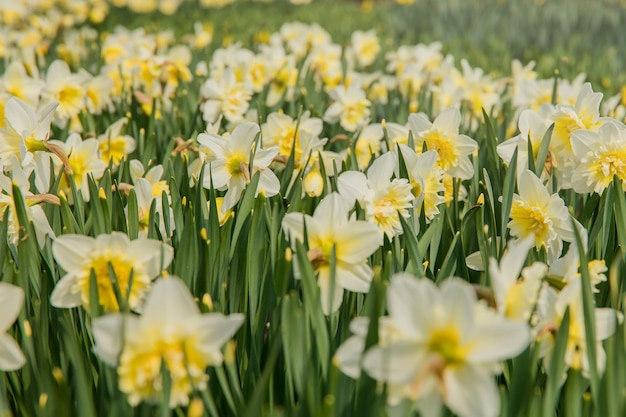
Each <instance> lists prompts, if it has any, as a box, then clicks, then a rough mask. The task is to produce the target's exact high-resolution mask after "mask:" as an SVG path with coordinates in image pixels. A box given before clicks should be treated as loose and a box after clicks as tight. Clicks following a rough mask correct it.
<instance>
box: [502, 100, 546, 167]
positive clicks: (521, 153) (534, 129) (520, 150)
mask: <svg viewBox="0 0 626 417" xmlns="http://www.w3.org/2000/svg"><path fill="white" fill-rule="evenodd" d="M544 109H545V108H544ZM544 113H545V112H541V111H539V112H536V111H534V110H530V109H527V110H524V111H523V112H522V113H521V115H520V117H519V122H518V124H519V130H520V133H519V135H517V136H515V137H512V138H511V139H508V140H506V141H504V142H502V143H500V144H499V145H498V146H497V147H496V151H497V152H498V156H500V158H502V160H503V161H504V162H506V163H507V164H510V163H511V159H512V158H513V153H514V152H515V150H516V149H517V177H518V178H519V176H520V175H521V174H522V172H524V171H525V170H526V169H528V160H529V158H533V160H536V159H537V155H538V154H539V148H540V147H541V141H542V140H543V137H544V135H545V134H546V132H547V130H548V128H549V127H550V122H549V119H548V115H546V114H544ZM529 141H530V146H531V148H532V151H533V152H532V155H529V154H528V142H529Z"/></svg>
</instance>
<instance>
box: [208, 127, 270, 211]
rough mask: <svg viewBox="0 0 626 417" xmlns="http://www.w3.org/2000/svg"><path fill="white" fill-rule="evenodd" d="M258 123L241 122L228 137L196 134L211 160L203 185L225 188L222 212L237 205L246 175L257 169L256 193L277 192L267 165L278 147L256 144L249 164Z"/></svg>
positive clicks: (247, 178) (246, 179) (268, 194)
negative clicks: (262, 147)
mask: <svg viewBox="0 0 626 417" xmlns="http://www.w3.org/2000/svg"><path fill="white" fill-rule="evenodd" d="M259 131H260V129H259V125H257V124H255V123H250V122H245V123H242V124H240V125H238V126H237V127H236V128H235V130H234V131H233V133H232V134H231V135H230V136H228V137H222V136H218V135H215V134H210V133H201V134H199V135H198V142H199V143H200V144H201V145H203V146H205V147H206V148H208V149H209V150H210V151H211V152H212V153H213V157H214V160H213V161H211V162H209V165H208V166H207V167H206V168H205V171H204V182H203V185H204V188H207V189H210V188H211V186H213V187H214V188H215V189H217V190H227V191H226V195H225V196H224V203H223V205H222V211H223V212H226V210H228V209H230V208H232V207H234V206H235V204H237V202H238V201H239V198H240V197H241V194H242V193H243V190H244V189H245V188H246V186H247V183H248V182H249V181H250V178H251V177H252V176H253V175H254V174H255V173H256V172H260V176H261V177H260V179H259V184H258V187H257V189H256V194H259V193H260V192H261V191H262V192H263V193H265V195H266V196H268V197H271V196H273V195H276V194H278V191H279V190H280V183H279V181H278V177H276V174H274V172H272V170H271V169H270V168H269V165H270V163H272V161H273V160H274V158H275V157H276V155H277V154H278V147H277V146H274V147H271V148H268V149H261V148H260V147H258V146H257V147H256V149H255V153H254V164H253V166H252V167H250V153H251V151H252V148H253V146H254V143H255V138H256V136H257V134H258V133H259Z"/></svg>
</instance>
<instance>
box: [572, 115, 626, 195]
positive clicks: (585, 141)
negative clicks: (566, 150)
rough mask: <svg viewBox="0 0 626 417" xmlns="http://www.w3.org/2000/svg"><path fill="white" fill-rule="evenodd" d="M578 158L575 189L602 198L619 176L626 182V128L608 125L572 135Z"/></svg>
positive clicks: (574, 178)
mask: <svg viewBox="0 0 626 417" xmlns="http://www.w3.org/2000/svg"><path fill="white" fill-rule="evenodd" d="M571 144H572V151H573V153H574V156H575V158H576V162H575V169H574V171H573V173H572V188H573V189H574V191H576V192H577V193H591V192H596V193H598V194H602V193H603V192H604V190H605V189H606V187H608V186H609V184H610V183H611V182H613V177H614V176H617V178H619V179H620V181H622V182H624V181H626V127H625V126H624V125H623V124H619V125H618V124H617V123H606V124H604V125H603V126H601V127H600V128H599V130H598V131H596V132H593V131H589V130H576V131H574V132H572V135H571Z"/></svg>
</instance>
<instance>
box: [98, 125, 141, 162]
mask: <svg viewBox="0 0 626 417" xmlns="http://www.w3.org/2000/svg"><path fill="white" fill-rule="evenodd" d="M126 123H128V119H127V118H125V117H122V118H121V119H120V120H118V121H117V122H115V123H113V124H112V125H111V126H109V127H108V128H107V129H106V131H105V132H104V133H103V134H102V135H100V136H98V143H99V149H100V157H101V159H102V161H103V162H104V163H105V164H108V163H109V162H111V163H112V164H113V166H114V167H117V166H119V164H120V162H121V161H122V158H126V157H127V156H128V154H130V153H131V152H133V151H134V150H135V146H136V142H135V139H134V138H133V137H132V136H129V135H123V134H122V129H123V128H124V126H125V125H126Z"/></svg>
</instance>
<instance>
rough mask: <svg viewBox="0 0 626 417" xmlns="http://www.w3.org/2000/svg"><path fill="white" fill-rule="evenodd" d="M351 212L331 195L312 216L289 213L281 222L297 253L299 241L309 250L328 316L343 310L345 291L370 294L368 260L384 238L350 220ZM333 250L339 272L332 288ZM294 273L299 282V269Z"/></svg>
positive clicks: (373, 228) (364, 224)
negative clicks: (305, 238)
mask: <svg viewBox="0 0 626 417" xmlns="http://www.w3.org/2000/svg"><path fill="white" fill-rule="evenodd" d="M349 211H350V207H348V206H347V204H346V202H345V201H344V199H343V197H341V196H340V195H339V194H337V193H332V194H329V195H327V196H326V197H324V198H323V199H322V201H320V203H319V204H318V206H317V208H316V209H315V212H314V213H313V216H309V215H307V214H303V213H288V214H287V215H285V217H284V218H283V222H282V226H283V230H284V231H285V234H286V235H287V236H288V238H289V240H290V241H291V244H292V248H294V249H295V247H296V241H301V242H303V243H304V244H305V245H306V246H307V248H308V253H307V255H308V258H309V260H310V261H311V263H312V265H313V269H314V270H315V272H316V273H317V285H318V286H319V287H320V293H321V302H322V310H323V311H324V314H326V315H328V314H330V313H332V312H334V311H337V309H338V308H339V307H340V306H341V303H342V300H343V291H344V289H345V290H350V291H355V292H367V291H368V290H369V286H370V282H371V281H372V278H373V276H374V272H373V271H372V268H371V267H370V266H369V265H368V263H367V258H368V257H369V256H370V255H371V254H372V253H374V251H376V249H378V248H379V247H380V245H382V243H383V242H382V241H383V236H382V234H381V233H380V230H379V229H378V227H377V226H375V225H373V224H371V223H369V222H365V221H362V220H349V219H348V212H349ZM305 227H306V236H307V241H306V242H305V241H304V229H305ZM333 248H334V250H335V256H336V271H335V283H334V288H331V284H332V283H331V279H330V278H331V270H330V260H331V256H332V252H333ZM296 265H297V264H296ZM295 272H296V278H299V268H296V271H295ZM331 294H332V295H333V299H332V300H331V299H330V297H331Z"/></svg>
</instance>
